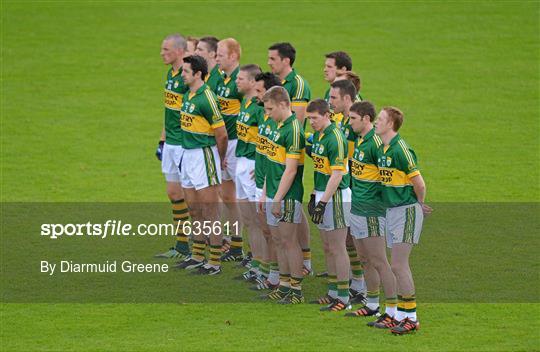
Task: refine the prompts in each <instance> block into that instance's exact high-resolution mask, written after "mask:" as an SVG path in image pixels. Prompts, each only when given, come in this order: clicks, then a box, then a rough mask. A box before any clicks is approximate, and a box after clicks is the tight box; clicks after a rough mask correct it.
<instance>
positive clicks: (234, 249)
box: [220, 140, 243, 261]
mask: <svg viewBox="0 0 540 352" xmlns="http://www.w3.org/2000/svg"><path fill="white" fill-rule="evenodd" d="M236 144H237V140H229V143H228V144H227V153H226V157H225V158H226V160H227V166H226V168H225V169H224V170H223V172H222V184H221V188H220V198H221V200H222V201H223V204H224V205H225V206H224V207H223V214H224V219H225V221H229V222H230V223H235V222H238V223H239V224H241V217H240V212H239V209H238V204H237V202H236V199H237V198H236V186H235V183H234V182H235V177H236V172H237V170H236V169H237V164H238V159H237V157H236V155H235V152H236ZM238 228H239V229H240V231H239V233H238V234H230V235H231V236H230V237H231V244H230V249H229V250H228V251H227V252H226V253H224V254H223V256H222V258H221V259H222V260H223V261H240V260H242V249H243V238H242V230H241V229H242V226H239V227H238ZM225 235H226V236H228V235H229V234H225Z"/></svg>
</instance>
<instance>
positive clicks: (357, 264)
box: [347, 246, 364, 289]
mask: <svg viewBox="0 0 540 352" xmlns="http://www.w3.org/2000/svg"><path fill="white" fill-rule="evenodd" d="M347 253H348V254H349V260H350V262H351V272H352V279H353V280H354V279H362V280H363V279H364V267H363V266H362V262H361V261H360V259H358V255H357V253H356V248H354V246H349V247H347ZM353 289H354V288H353Z"/></svg>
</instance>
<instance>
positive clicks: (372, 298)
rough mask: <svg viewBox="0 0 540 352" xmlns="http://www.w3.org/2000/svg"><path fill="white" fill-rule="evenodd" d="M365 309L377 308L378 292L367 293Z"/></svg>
mask: <svg viewBox="0 0 540 352" xmlns="http://www.w3.org/2000/svg"><path fill="white" fill-rule="evenodd" d="M366 307H368V308H369V309H373V310H375V309H377V308H379V290H376V291H367V303H366Z"/></svg>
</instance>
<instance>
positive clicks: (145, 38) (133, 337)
mask: <svg viewBox="0 0 540 352" xmlns="http://www.w3.org/2000/svg"><path fill="white" fill-rule="evenodd" d="M538 13H539V5H538V3H537V2H496V3H493V2H474V3H472V2H470V3H469V2H451V3H439V2H414V3H404V2H385V3H379V4H378V3H354V2H343V3H326V2H316V3H311V2H309V3H308V2H296V3H294V4H289V3H282V2H278V3H271V2H261V3H249V2H233V3H224V2H205V3H202V2H189V3H172V2H113V3H104V2H31V1H28V2H16V1H3V2H2V3H1V16H2V24H1V26H2V31H1V32H2V33H1V35H2V44H1V50H2V51H1V54H2V67H1V80H2V94H1V108H0V109H1V110H0V112H1V120H2V121H1V131H2V132H1V134H2V140H1V148H2V153H1V158H2V160H1V169H2V184H1V185H2V192H1V200H2V202H3V203H2V207H3V209H11V208H10V207H11V203H8V202H166V196H165V191H164V182H163V179H162V175H161V174H160V167H159V164H158V162H157V161H156V160H155V158H154V156H153V152H154V149H155V146H156V143H157V140H158V138H159V132H160V130H161V126H162V119H163V107H162V105H161V101H162V85H163V77H164V75H165V72H166V68H165V67H163V65H162V63H161V59H160V57H159V45H160V43H161V40H162V38H163V37H164V36H165V35H167V34H169V33H171V32H181V33H184V34H186V35H195V36H200V35H206V34H213V35H216V36H218V37H221V38H224V37H227V36H232V37H235V38H237V39H238V40H239V41H240V43H241V44H242V47H243V52H244V56H243V58H242V63H250V62H255V63H259V64H260V65H261V66H262V67H263V68H264V69H266V68H267V66H266V64H265V63H266V49H267V47H268V46H269V45H270V44H272V43H274V42H277V41H290V42H292V43H293V44H294V45H295V47H296V48H297V53H298V57H297V64H295V66H296V67H297V70H298V71H299V72H300V73H301V74H302V75H303V76H304V77H305V78H306V79H307V80H308V81H309V83H310V85H311V87H312V90H313V97H319V96H322V95H323V93H324V90H325V88H326V83H325V82H324V81H323V78H322V67H323V61H324V57H323V55H324V53H327V52H329V51H333V50H345V51H347V52H349V53H350V54H351V56H352V57H353V60H354V71H356V72H357V73H359V74H360V76H361V78H362V84H363V88H362V95H363V96H364V97H366V98H367V99H368V100H371V101H372V102H374V103H375V104H376V106H377V107H378V108H380V107H382V106H384V105H388V104H392V105H396V106H398V107H400V108H402V109H403V110H404V112H405V116H406V122H405V125H404V128H403V131H402V135H403V136H404V138H405V139H406V140H407V141H408V143H409V144H411V145H412V146H413V148H414V149H415V151H416V152H417V154H418V155H419V164H420V167H421V169H422V172H423V174H424V177H425V179H426V182H427V186H428V202H431V203H440V202H449V203H453V202H462V203H472V204H466V205H465V206H468V207H470V212H469V215H470V216H469V217H466V218H465V220H466V221H463V220H464V217H463V216H461V215H462V214H461V213H458V214H461V215H460V216H457V217H455V219H454V222H452V221H451V220H452V218H447V221H446V222H445V226H444V227H440V228H438V227H433V226H432V227H431V228H430V227H429V221H428V222H426V227H427V228H426V231H425V232H424V234H423V238H422V241H421V244H420V246H419V247H418V248H417V249H416V251H415V253H413V261H416V263H418V264H416V265H418V267H417V268H415V267H413V269H415V273H416V275H417V276H416V280H417V283H418V285H419V289H418V296H419V297H422V295H425V296H427V297H434V298H438V300H437V299H433V300H431V299H430V300H429V303H426V302H425V300H424V302H423V301H422V299H421V298H419V313H418V314H419V318H420V321H421V324H422V329H421V331H420V332H419V333H417V334H416V336H405V337H393V336H390V335H389V334H388V333H386V332H381V331H372V330H369V329H368V328H367V327H365V326H364V323H363V321H362V320H347V319H344V318H342V317H341V316H340V315H337V314H336V315H332V314H320V313H319V312H318V311H317V310H316V308H314V307H311V306H309V305H304V306H301V307H275V306H273V305H271V304H262V303H248V302H241V303H236V304H226V303H215V302H216V301H215V300H214V301H212V300H211V299H208V301H212V302H213V303H189V304H166V303H155V304H90V303H86V304H80V303H75V304H73V303H69V304H68V303H58V304H36V303H6V302H11V301H12V300H10V299H9V298H10V297H9V296H8V295H7V293H9V292H8V291H4V289H3V291H2V292H3V295H2V308H1V314H2V317H1V327H2V329H1V347H2V350H6V351H29V350H42V351H71V350H74V351H99V350H130V351H131V350H142V351H144V350H160V351H161V350H178V349H190V350H209V349H211V348H212V349H224V350H232V349H235V350H268V349H277V348H281V349H283V350H313V349H332V350H352V349H358V348H365V349H370V348H371V349H373V350H375V349H380V350H396V349H397V348H398V347H397V346H399V349H400V350H411V351H420V350H425V351H435V350H452V351H455V350H459V351H473V350H474V351H486V350H489V351H509V350H513V351H532V350H539V349H540V338H539V335H538V328H539V327H540V326H539V325H540V323H539V320H538V318H537V317H538V313H539V305H538V299H539V289H538V264H537V263H536V261H535V260H534V257H535V254H536V253H537V252H538V240H537V239H536V238H537V237H538V236H537V234H538V229H539V226H538V221H537V218H538V216H537V214H538V212H537V211H536V210H537V205H538V201H539V200H540V192H539V182H538V180H539V176H540V175H539V159H538V152H539V144H538V131H539V121H538V115H539V111H538V110H539V108H538V107H539V85H538V82H539V72H540V70H539V62H540V60H539V52H538V45H539V39H538V38H539V36H538V34H539V19H538V18H539V17H538ZM309 176H310V168H309V165H308V167H307V170H306V177H305V179H306V190H307V191H309V190H310V189H311V188H310V187H311V185H310V184H309V179H310V177H309ZM486 202H506V203H510V205H508V206H510V207H511V206H512V203H516V204H517V203H518V202H520V204H521V203H523V202H529V203H530V204H532V205H531V209H532V212H531V213H527V212H525V213H511V214H510V215H505V214H500V216H498V218H497V219H493V221H492V222H486V221H484V222H480V223H478V222H477V221H475V219H477V218H476V217H475V216H474V214H475V213H476V212H479V213H482V212H483V209H484V207H486V206H487V205H486ZM520 204H517V205H518V206H522V205H523V204H521V205H520ZM438 209H439V210H442V209H446V208H445V207H441V206H440V207H439V208H438ZM436 211H437V207H436ZM7 213H9V212H7ZM167 215H168V214H164V216H167ZM524 215H527V216H524ZM434 216H436V215H434ZM505 216H507V217H508V218H509V219H512V220H513V221H514V222H509V223H512V224H514V223H516V221H517V220H520V219H523V221H521V220H520V221H517V224H516V225H515V226H511V227H507V228H506V227H501V228H497V227H496V226H494V225H493V224H499V223H505V221H504V220H505ZM520 216H522V218H520ZM481 218H482V217H480V219H481ZM23 220H24V219H23ZM495 220H497V221H495ZM432 223H436V222H435V221H432ZM454 223H455V224H458V225H454ZM14 224H15V225H16V224H17V223H14V222H13V218H9V217H5V216H3V217H2V231H1V234H0V235H1V236H2V287H7V286H8V285H7V284H8V283H9V282H13V281H15V282H16V281H17V280H18V281H24V279H26V278H27V277H17V276H13V275H10V273H9V272H8V271H7V270H6V268H8V267H10V265H13V264H14V263H18V262H14V261H11V258H12V257H13V256H12V255H9V256H8V254H9V253H13V252H17V251H21V252H23V254H24V253H25V251H26V249H25V248H24V247H25V246H26V245H29V244H31V243H33V236H36V234H35V233H34V232H26V231H21V233H20V234H19V235H20V236H21V238H20V239H19V240H18V241H15V242H8V241H7V239H8V238H9V237H8V235H7V234H8V233H9V234H12V232H9V231H8V230H9V229H11V228H12V227H13V225H14ZM523 224H525V225H526V226H523ZM21 226H22V227H21V228H24V225H21ZM501 229H505V230H507V231H506V232H504V233H503V232H502V231H500V230H501ZM454 230H456V231H457V230H459V234H458V235H454V233H455V231H454ZM494 233H496V234H497V236H493V234H494ZM505 234H506V235H507V236H508V238H505V237H504V235H505ZM436 235H437V236H442V235H444V237H441V238H444V241H441V242H434V241H433V240H431V241H430V240H429V238H430V236H431V238H432V239H433V238H435V236H436ZM24 236H27V238H28V243H26V241H24V239H25V237H24ZM453 236H455V241H452V239H453V238H454V237H453ZM312 242H313V244H312V247H313V248H314V252H315V253H316V254H317V258H316V259H315V260H316V263H315V264H316V265H317V266H319V267H320V263H321V262H322V258H321V256H320V244H319V240H318V236H317V235H315V233H314V236H313V241H312ZM14 243H16V244H17V245H16V246H15V245H14ZM438 244H443V245H439V246H438ZM168 245H169V241H156V242H154V243H153V244H152V246H148V247H147V248H148V251H149V250H150V249H151V251H152V252H151V253H147V254H148V255H152V254H154V250H155V249H158V248H159V249H163V248H166V247H167V246H168ZM43 246H47V244H43ZM141 246H142V245H137V246H135V247H134V248H133V249H132V250H133V252H136V253H141V254H140V255H141V256H144V255H145V253H146V252H147V250H146V249H145V248H141ZM29 247H32V248H31V249H29V250H28V251H29V253H36V254H35V255H32V256H30V258H31V259H29V261H30V262H32V261H34V260H40V259H41V256H42V255H43V254H40V249H42V248H40V247H39V246H29ZM43 249H44V251H46V250H47V249H46V247H43ZM143 249H144V251H143ZM126 251H127V252H129V251H130V249H129V248H127V249H126ZM26 258H28V257H26ZM481 258H486V260H487V261H484V260H481ZM144 259H146V257H145V258H144ZM14 260H17V259H14ZM18 260H19V261H20V263H24V261H22V260H21V257H20V256H19V258H18ZM23 265H24V264H23ZM413 265H415V264H413ZM420 265H421V266H420ZM452 269H455V270H452ZM235 273H236V272H235V271H234V270H233V269H231V268H229V266H227V271H226V273H225V274H224V275H223V277H222V278H219V279H218V281H216V282H218V283H219V284H220V285H226V286H227V287H229V285H232V284H230V283H228V282H229V281H227V279H228V278H229V277H230V276H232V275H233V274H235ZM482 273H489V274H490V275H491V276H488V277H487V278H485V277H484V276H483V275H481V274H482ZM171 274H173V273H171ZM179 275H183V274H179ZM171 278H172V276H171ZM178 282H180V283H181V284H182V285H187V286H188V287H189V286H190V285H197V281H196V280H194V279H193V278H191V277H190V276H187V275H183V276H181V277H174V278H172V279H170V280H163V282H162V289H163V291H168V292H169V293H170V295H172V296H174V295H175V293H177V292H178V290H179V286H177V285H178ZM310 282H311V283H310V284H309V285H311V286H310V287H311V289H312V291H311V292H312V294H315V293H317V289H318V288H319V287H322V285H323V283H322V282H317V281H315V280H310ZM234 285H238V291H237V292H242V293H241V295H244V294H245V293H243V292H245V291H243V290H244V289H243V288H242V287H241V284H240V283H236V282H235V283H234ZM9 287H11V286H9ZM23 287H24V286H23ZM182 287H184V286H182ZM512 291H514V295H511V294H510V293H511V292H512ZM11 292H12V291H11ZM23 294H24V292H21V295H23ZM475 295H476V296H477V297H476V298H475ZM460 297H462V298H463V299H462V300H460ZM226 300H227V297H223V299H222V301H223V302H225V301H226ZM179 301H181V297H179ZM448 302H453V303H448ZM479 302H481V303H479ZM489 302H492V303H489ZM398 344H399V345H398Z"/></svg>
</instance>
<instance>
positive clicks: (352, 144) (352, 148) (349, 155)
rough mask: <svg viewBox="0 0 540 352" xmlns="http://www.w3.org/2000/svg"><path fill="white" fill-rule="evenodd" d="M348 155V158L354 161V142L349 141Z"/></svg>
mask: <svg viewBox="0 0 540 352" xmlns="http://www.w3.org/2000/svg"><path fill="white" fill-rule="evenodd" d="M347 147H348V153H347V157H348V158H349V159H350V160H352V158H353V154H354V141H347Z"/></svg>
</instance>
